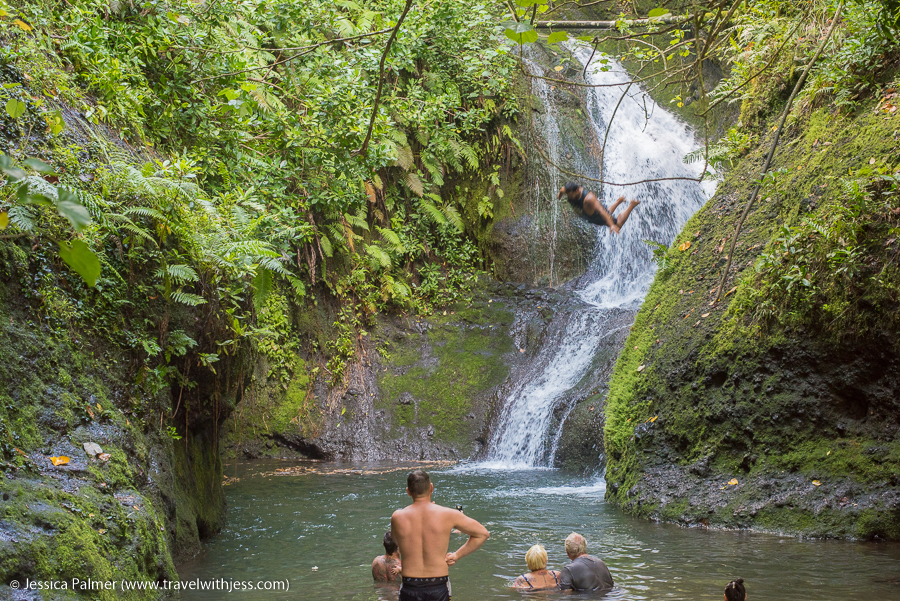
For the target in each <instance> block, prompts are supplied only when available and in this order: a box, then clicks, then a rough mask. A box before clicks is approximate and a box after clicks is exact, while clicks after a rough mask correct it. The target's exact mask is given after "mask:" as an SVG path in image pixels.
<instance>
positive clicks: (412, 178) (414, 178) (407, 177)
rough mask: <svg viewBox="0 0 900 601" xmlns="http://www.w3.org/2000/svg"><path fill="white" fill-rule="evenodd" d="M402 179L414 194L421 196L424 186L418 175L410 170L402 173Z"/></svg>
mask: <svg viewBox="0 0 900 601" xmlns="http://www.w3.org/2000/svg"><path fill="white" fill-rule="evenodd" d="M403 181H404V182H405V183H406V185H407V187H408V188H409V189H410V190H411V191H412V193H413V194H415V195H416V196H422V195H423V194H424V193H425V186H424V185H423V184H422V180H421V179H419V176H418V175H416V174H415V173H412V172H411V171H410V172H407V173H405V174H403Z"/></svg>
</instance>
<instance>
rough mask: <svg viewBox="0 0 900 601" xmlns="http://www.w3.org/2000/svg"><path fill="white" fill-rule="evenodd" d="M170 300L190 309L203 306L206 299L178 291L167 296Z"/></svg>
mask: <svg viewBox="0 0 900 601" xmlns="http://www.w3.org/2000/svg"><path fill="white" fill-rule="evenodd" d="M169 296H170V298H171V299H172V300H173V301H175V302H177V303H181V304H183V305H188V306H190V307H196V306H197V305H203V304H205V303H206V299H205V298H203V297H202V296H199V295H197V294H191V293H190V292H182V291H181V290H180V289H179V290H175V291H174V292H172V294H171V295H169Z"/></svg>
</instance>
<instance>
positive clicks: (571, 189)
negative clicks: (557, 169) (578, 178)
mask: <svg viewBox="0 0 900 601" xmlns="http://www.w3.org/2000/svg"><path fill="white" fill-rule="evenodd" d="M580 187H581V186H579V185H578V184H576V183H575V182H568V183H567V184H566V194H568V193H569V192H576V191H578V188H580Z"/></svg>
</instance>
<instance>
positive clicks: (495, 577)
mask: <svg viewBox="0 0 900 601" xmlns="http://www.w3.org/2000/svg"><path fill="white" fill-rule="evenodd" d="M291 467H296V472H294V473H292V472H287V473H288V474H290V475H273V472H274V470H276V469H279V468H281V469H283V468H291ZM406 468H407V466H400V465H347V464H342V465H335V464H322V463H318V464H313V463H309V464H295V463H292V464H286V463H283V462H279V463H271V462H254V463H249V464H239V465H237V466H233V465H232V466H228V467H227V468H226V473H227V474H228V475H229V476H237V477H238V481H236V482H235V483H233V484H231V485H229V486H228V487H227V488H226V491H227V495H228V525H227V526H226V528H225V530H224V531H223V532H222V533H221V534H220V535H219V536H218V537H216V538H215V539H213V540H212V541H210V542H209V543H208V544H207V545H206V548H205V551H204V552H203V553H202V554H201V555H200V556H199V557H197V558H196V559H195V560H194V561H193V562H191V563H190V564H187V565H184V566H182V568H181V570H180V574H181V577H182V579H193V578H200V579H204V580H208V579H214V578H224V579H233V580H254V581H256V580H285V579H288V580H290V591H289V592H287V593H275V592H247V591H242V592H232V593H230V594H229V593H227V592H205V593H199V592H189V593H185V594H184V595H183V597H184V599H187V600H192V601H194V600H200V599H225V598H230V599H248V600H254V599H267V600H275V599H297V600H300V599H321V600H331V599H347V600H350V599H352V600H356V601H376V600H382V599H383V600H396V599H397V593H396V591H393V590H390V589H376V588H375V587H374V586H373V584H372V581H371V572H370V566H371V562H372V558H373V557H375V556H376V555H378V554H380V553H381V552H383V551H382V547H381V537H382V536H383V535H384V531H385V530H386V529H387V528H388V527H389V524H390V515H391V512H392V511H393V510H394V509H396V508H398V507H401V506H403V505H404V504H406V500H407V497H406V495H405V493H404V491H403V488H404V486H405V476H406ZM442 470H443V471H442ZM432 474H433V479H434V481H435V488H436V490H435V497H434V499H435V500H436V501H437V502H438V503H441V504H443V505H450V506H453V505H455V504H457V503H458V504H461V505H463V506H465V511H466V513H467V514H469V515H471V516H472V517H474V518H475V519H477V520H479V521H481V522H482V523H483V524H485V525H486V526H487V528H488V529H489V530H490V531H491V538H490V540H489V541H488V542H487V543H486V544H485V546H484V547H483V548H482V550H481V551H478V552H477V553H476V554H474V555H471V556H469V557H466V558H465V559H463V560H461V561H460V563H459V564H457V565H456V566H454V567H453V568H452V569H451V572H450V578H451V580H452V582H453V599H454V600H455V601H476V600H477V601H480V600H487V599H491V600H493V599H516V600H527V599H542V600H543V599H547V598H555V597H560V594H559V593H531V594H524V593H519V592H516V591H513V590H511V589H509V588H508V586H507V585H508V582H509V581H510V580H511V579H513V578H514V577H515V576H517V575H518V574H520V573H522V572H523V571H525V559H524V556H525V551H526V550H527V549H528V548H529V547H530V546H531V545H532V544H534V543H542V544H543V545H544V546H545V547H546V548H547V552H548V554H549V556H550V566H549V567H551V568H554V567H560V566H562V565H564V563H565V562H566V558H565V552H564V550H563V539H564V538H565V537H566V535H568V534H569V533H570V532H572V531H577V532H581V533H582V534H584V535H585V537H587V540H588V551H589V552H590V553H593V554H596V555H598V556H600V557H601V558H602V559H603V560H604V561H606V563H607V564H608V565H609V568H610V571H611V572H612V574H613V577H614V578H615V579H616V583H617V585H618V586H617V589H616V590H614V591H612V592H611V593H609V594H607V595H606V596H605V597H604V599H610V600H626V599H628V600H631V599H633V600H644V599H648V600H663V599H667V600H669V599H671V600H676V601H701V600H707V599H708V600H710V601H713V600H716V601H718V600H720V599H722V590H723V588H724V586H725V584H727V583H728V581H729V580H731V579H733V578H736V577H741V578H744V579H745V580H746V581H747V587H748V598H749V599H751V600H753V599H769V600H779V601H813V600H816V601H818V600H822V601H826V600H827V601H841V600H847V599H858V600H860V601H862V600H865V601H873V600H881V599H898V598H900V545H896V544H875V543H850V542H838V541H801V540H797V539H794V538H784V537H778V536H770V535H763V534H748V533H739V532H716V531H707V530H701V529H683V528H679V527H677V526H670V525H660V524H652V523H648V522H644V521H640V520H634V519H631V518H628V517H626V516H624V515H622V513H621V512H620V511H618V510H617V509H616V508H614V507H611V506H609V505H607V504H606V503H605V502H604V501H603V484H602V482H599V483H598V482H596V481H591V480H582V479H578V478H573V477H572V476H571V475H567V474H562V473H559V472H556V471H549V470H543V471H541V470H534V471H518V472H496V471H490V472H489V471H474V470H473V471H462V470H458V469H456V470H453V469H448V468H435V469H433V470H432ZM462 542H463V539H462V537H456V540H453V541H451V547H453V545H459V544H462ZM314 566H316V567H318V570H317V571H313V570H312V568H313V567H314ZM566 598H570V599H571V598H573V596H572V595H569V596H567V597H566Z"/></svg>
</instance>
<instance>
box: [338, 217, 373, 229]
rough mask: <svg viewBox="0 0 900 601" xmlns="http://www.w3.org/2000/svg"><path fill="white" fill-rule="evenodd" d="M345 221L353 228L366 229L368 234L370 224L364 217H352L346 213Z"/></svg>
mask: <svg viewBox="0 0 900 601" xmlns="http://www.w3.org/2000/svg"><path fill="white" fill-rule="evenodd" d="M344 219H346V220H347V223H349V224H350V225H351V226H353V227H358V228H361V229H364V230H366V231H367V232H368V231H369V224H368V223H367V222H366V220H365V219H363V218H362V217H359V216H357V215H351V214H350V213H345V214H344Z"/></svg>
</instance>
